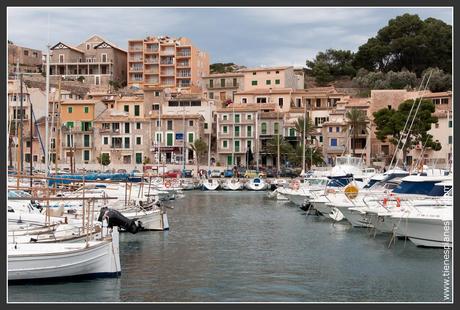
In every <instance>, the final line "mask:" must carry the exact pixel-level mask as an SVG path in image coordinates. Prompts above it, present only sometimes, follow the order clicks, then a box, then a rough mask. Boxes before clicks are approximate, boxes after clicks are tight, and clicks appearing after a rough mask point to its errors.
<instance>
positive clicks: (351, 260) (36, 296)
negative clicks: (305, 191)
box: [8, 191, 444, 302]
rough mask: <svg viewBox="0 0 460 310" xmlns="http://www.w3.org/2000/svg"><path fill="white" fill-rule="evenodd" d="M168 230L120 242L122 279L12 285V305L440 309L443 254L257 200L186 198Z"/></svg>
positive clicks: (252, 195) (254, 195) (250, 195)
mask: <svg viewBox="0 0 460 310" xmlns="http://www.w3.org/2000/svg"><path fill="white" fill-rule="evenodd" d="M185 195H186V196H185V198H183V199H179V200H176V201H171V202H168V205H170V206H174V209H166V210H167V212H168V215H169V223H170V230H169V231H166V232H141V233H138V234H135V235H132V234H128V233H123V234H121V235H120V259H121V264H122V274H121V276H120V277H119V278H106V279H88V280H73V281H62V282H52V283H40V284H22V285H9V287H8V301H9V302H341V301H342V302H343V301H345V302H346V301H348V302H360V301H364V302H365V301H387V302H397V301H409V302H441V301H443V280H444V279H443V276H442V269H443V250H442V249H430V248H417V247H416V246H414V245H413V244H412V243H411V242H410V241H407V242H405V241H404V240H398V241H397V242H396V244H395V245H392V246H391V247H390V248H388V243H389V236H388V235H377V236H375V237H374V236H372V235H371V234H370V233H369V231H368V230H367V229H362V228H361V229H360V228H352V227H351V226H350V225H348V224H346V223H345V222H343V223H342V222H339V223H335V224H333V223H332V222H330V221H328V220H326V219H325V218H323V217H319V216H315V215H308V216H307V215H306V214H305V212H304V211H302V210H300V209H299V208H298V207H295V206H294V205H291V204H289V203H284V202H277V201H274V200H269V199H267V198H266V193H260V192H222V191H220V192H202V191H192V192H186V193H185Z"/></svg>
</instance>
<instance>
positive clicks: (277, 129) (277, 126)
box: [273, 123, 279, 135]
mask: <svg viewBox="0 0 460 310" xmlns="http://www.w3.org/2000/svg"><path fill="white" fill-rule="evenodd" d="M273 129H274V134H275V135H277V134H278V133H279V124H278V123H274V124H273Z"/></svg>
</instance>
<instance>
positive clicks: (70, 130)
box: [62, 126, 94, 133]
mask: <svg viewBox="0 0 460 310" xmlns="http://www.w3.org/2000/svg"><path fill="white" fill-rule="evenodd" d="M93 131H94V128H93V127H89V128H81V127H80V126H75V127H73V128H68V127H65V126H64V127H62V132H63V133H92V132H93Z"/></svg>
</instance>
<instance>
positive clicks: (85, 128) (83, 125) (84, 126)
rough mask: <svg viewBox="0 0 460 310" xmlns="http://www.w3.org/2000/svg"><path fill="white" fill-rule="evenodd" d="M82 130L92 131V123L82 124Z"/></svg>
mask: <svg viewBox="0 0 460 310" xmlns="http://www.w3.org/2000/svg"><path fill="white" fill-rule="evenodd" d="M81 130H83V131H90V130H91V122H81Z"/></svg>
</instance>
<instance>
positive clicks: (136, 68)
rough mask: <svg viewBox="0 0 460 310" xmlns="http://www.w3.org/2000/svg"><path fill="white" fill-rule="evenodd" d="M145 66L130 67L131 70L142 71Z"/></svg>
mask: <svg viewBox="0 0 460 310" xmlns="http://www.w3.org/2000/svg"><path fill="white" fill-rule="evenodd" d="M142 70H143V68H142V67H131V68H129V71H132V72H142Z"/></svg>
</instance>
